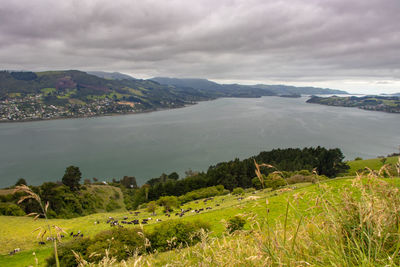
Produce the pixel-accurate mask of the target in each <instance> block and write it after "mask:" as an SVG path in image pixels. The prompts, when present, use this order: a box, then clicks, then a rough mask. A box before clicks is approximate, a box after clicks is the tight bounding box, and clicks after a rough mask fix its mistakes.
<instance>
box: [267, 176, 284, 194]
mask: <svg viewBox="0 0 400 267" xmlns="http://www.w3.org/2000/svg"><path fill="white" fill-rule="evenodd" d="M286 184H287V183H286V181H285V180H284V179H283V178H282V177H280V176H279V175H278V174H274V173H270V174H269V175H268V177H267V178H266V179H265V181H264V186H265V188H272V190H275V189H278V188H279V187H281V186H285V185H286Z"/></svg>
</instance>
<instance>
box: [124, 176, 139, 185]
mask: <svg viewBox="0 0 400 267" xmlns="http://www.w3.org/2000/svg"><path fill="white" fill-rule="evenodd" d="M120 183H121V184H122V185H123V186H125V187H126V188H137V187H138V186H137V183H136V178H135V177H133V176H124V178H122V179H121V181H120Z"/></svg>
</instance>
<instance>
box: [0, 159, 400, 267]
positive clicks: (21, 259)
mask: <svg viewBox="0 0 400 267" xmlns="http://www.w3.org/2000/svg"><path fill="white" fill-rule="evenodd" d="M396 160H397V157H392V158H388V160H387V163H392V162H395V161H396ZM349 165H350V166H351V169H350V172H354V171H356V170H358V169H360V168H362V167H365V166H368V167H370V168H371V169H379V168H380V167H381V165H382V163H381V162H380V159H372V160H361V161H353V162H349ZM350 183H351V179H333V180H328V181H326V182H325V184H326V185H328V186H329V187H331V188H332V189H333V192H337V191H339V190H340V189H341V188H346V187H347V185H349V184H350ZM395 183H396V184H399V181H398V180H396V181H395ZM296 187H297V188H296V189H295V190H291V191H287V192H278V193H277V192H269V191H267V190H265V191H263V192H261V191H260V192H258V193H257V194H255V195H253V194H251V193H247V194H246V195H245V198H247V197H249V196H258V197H260V198H259V199H257V200H242V201H238V200H237V197H236V196H231V195H229V196H219V197H216V198H215V199H214V200H213V201H209V202H208V203H206V204H205V203H203V201H201V200H199V201H197V203H196V201H193V202H190V203H187V204H185V205H183V208H187V207H191V208H193V209H196V208H205V207H208V206H210V207H212V208H213V209H212V210H210V211H206V212H204V213H200V214H197V215H196V214H195V213H189V214H187V215H185V216H184V217H183V218H181V219H182V220H195V219H201V220H204V221H207V222H209V223H210V224H211V225H212V235H213V236H221V235H222V233H223V232H224V230H225V227H224V223H223V221H224V220H226V219H228V218H230V217H232V216H234V215H236V214H247V215H249V216H250V215H252V216H256V217H257V218H258V219H262V218H265V216H266V204H265V203H266V202H265V201H266V199H268V201H269V206H268V207H269V210H270V213H269V218H270V220H271V219H272V220H279V221H282V216H283V213H284V210H285V208H286V203H287V200H288V199H291V200H293V199H294V198H295V199H298V200H297V201H296V204H295V205H296V209H297V210H298V211H300V212H302V213H303V214H305V215H310V214H311V213H312V212H313V211H312V210H308V208H309V207H310V206H312V205H313V203H312V199H313V197H314V196H315V195H318V194H321V193H322V192H323V191H321V190H323V189H321V187H320V186H318V185H311V184H301V185H300V184H297V185H296ZM96 188H97V189H96ZM104 188H108V187H103V186H98V187H91V188H90V189H89V190H93V191H97V192H96V193H97V194H99V193H102V192H101V191H99V190H102V191H103V189H104ZM105 191H106V192H103V193H104V194H105V195H104V196H109V195H110V194H112V193H113V188H111V187H110V188H108V189H106V190H105ZM299 196H300V197H299ZM106 198H107V197H106ZM223 199H224V200H223ZM119 201H122V199H121V200H119ZM216 204H220V206H219V207H217V206H216ZM140 211H141V214H140V215H139V216H137V217H135V216H133V215H132V214H129V212H126V211H119V212H113V213H97V214H93V215H89V216H85V217H80V218H74V219H54V220H51V221H50V223H51V224H52V225H53V224H54V225H58V226H60V227H62V228H63V229H65V231H67V232H68V233H69V232H71V231H74V232H77V231H78V230H80V231H81V232H82V233H84V235H86V236H87V235H89V236H90V235H94V234H96V233H98V232H99V231H102V230H105V229H109V228H110V226H109V225H107V224H106V223H105V221H106V220H107V218H108V217H109V216H112V217H114V218H116V219H120V220H121V219H122V218H123V217H124V216H128V217H129V219H130V220H131V219H134V218H138V219H141V218H148V217H153V220H152V221H151V223H150V224H149V225H145V226H144V227H146V228H150V229H151V228H152V227H153V226H154V225H155V224H156V222H155V219H157V218H160V219H162V220H164V221H165V220H167V217H165V216H163V215H162V213H161V209H158V210H157V216H151V215H150V214H149V213H148V212H146V211H145V210H140ZM298 217H299V216H296V215H292V216H291V217H290V218H289V220H290V221H292V220H296V219H298ZM170 219H171V220H175V219H180V218H179V217H175V216H171V218H170ZM97 220H99V221H100V224H97V225H95V224H94V222H95V221H97ZM0 225H1V228H0V243H1V244H2V246H0V254H3V255H2V256H0V266H28V265H31V264H34V256H33V255H32V253H33V252H35V253H36V255H37V257H38V260H39V266H41V265H42V264H43V263H44V259H45V258H46V257H48V256H49V255H50V253H51V245H50V244H46V245H44V246H39V245H38V243H37V241H38V240H37V239H36V234H35V233H32V230H34V229H36V228H37V227H39V226H44V225H45V221H44V220H37V221H33V220H32V218H26V217H10V216H0ZM127 227H134V226H127ZM66 239H67V240H68V239H69V237H67V238H66ZM17 247H19V248H21V250H22V251H21V252H20V253H18V254H16V255H14V256H8V255H4V254H6V253H8V252H9V251H11V250H13V249H14V248H17ZM169 253H174V252H169ZM159 255H160V257H161V258H162V257H163V256H162V255H164V254H163V253H161V254H159Z"/></svg>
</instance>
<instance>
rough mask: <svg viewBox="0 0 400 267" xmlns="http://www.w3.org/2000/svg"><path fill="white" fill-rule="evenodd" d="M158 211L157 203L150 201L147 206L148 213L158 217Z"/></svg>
mask: <svg viewBox="0 0 400 267" xmlns="http://www.w3.org/2000/svg"><path fill="white" fill-rule="evenodd" d="M156 209H157V204H156V202H155V201H150V202H149V204H147V211H148V212H151V213H152V214H153V216H154V215H156V214H155V211H156Z"/></svg>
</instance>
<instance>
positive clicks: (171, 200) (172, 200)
mask: <svg viewBox="0 0 400 267" xmlns="http://www.w3.org/2000/svg"><path fill="white" fill-rule="evenodd" d="M157 204H158V205H161V206H164V208H165V210H166V211H170V210H172V207H178V205H179V202H178V198H177V197H175V196H165V197H160V198H159V199H158V200H157Z"/></svg>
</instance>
